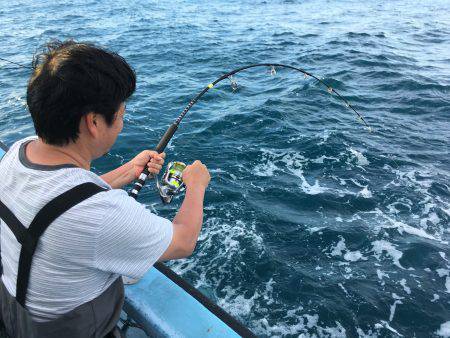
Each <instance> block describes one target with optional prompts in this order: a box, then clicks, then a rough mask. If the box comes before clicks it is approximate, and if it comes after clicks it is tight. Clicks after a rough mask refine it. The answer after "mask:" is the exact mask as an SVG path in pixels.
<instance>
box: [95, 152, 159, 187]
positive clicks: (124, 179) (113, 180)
mask: <svg viewBox="0 0 450 338" xmlns="http://www.w3.org/2000/svg"><path fill="white" fill-rule="evenodd" d="M165 157H166V154H165V153H161V154H158V153H157V152H155V151H152V150H144V151H143V152H141V153H140V154H139V155H137V156H136V157H135V158H133V159H132V160H131V161H130V162H127V163H125V164H124V165H121V166H120V167H119V168H117V169H114V170H112V171H110V172H108V173H106V174H104V175H102V176H100V177H101V178H102V179H103V180H104V181H105V182H106V183H108V184H109V185H110V186H111V187H112V188H114V189H119V188H122V187H123V186H125V185H127V184H129V183H131V182H133V180H135V179H137V178H138V177H139V175H140V173H141V172H142V171H143V170H144V167H145V166H146V165H147V166H148V169H149V171H150V172H151V173H153V174H158V173H159V171H160V170H161V168H162V165H163V164H164V158H165Z"/></svg>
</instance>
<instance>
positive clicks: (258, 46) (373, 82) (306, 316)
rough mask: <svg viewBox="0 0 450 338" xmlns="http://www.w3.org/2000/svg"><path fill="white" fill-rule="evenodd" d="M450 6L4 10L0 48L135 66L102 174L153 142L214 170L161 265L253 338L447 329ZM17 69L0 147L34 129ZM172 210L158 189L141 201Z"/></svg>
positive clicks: (8, 77) (320, 0)
mask: <svg viewBox="0 0 450 338" xmlns="http://www.w3.org/2000/svg"><path fill="white" fill-rule="evenodd" d="M449 13H450V2H449V1H448V0H437V1H420V2H419V1H356V0H342V1H326V0H316V1H308V0H305V1H258V0H254V1H249V0H241V1H235V0H227V1H225V0H219V1H203V0H200V1H195V2H194V1H161V2H159V1H130V0H127V1H125V0H117V1H114V2H111V1H106V0H98V1H43V0H34V1H29V0H26V1H25V0H23V1H9V2H7V1H1V2H0V32H1V34H0V57H3V58H7V59H10V60H12V61H15V62H18V63H22V64H27V65H29V64H30V62H31V60H32V57H33V55H34V54H35V53H36V51H39V50H40V49H42V46H43V45H44V44H45V43H46V42H48V41H49V40H50V39H60V40H62V39H67V38H73V39H75V40H79V41H90V42H95V43H98V44H100V45H102V46H105V47H107V48H109V49H111V50H113V51H116V52H118V53H119V54H121V55H122V56H124V57H125V58H126V59H127V60H128V61H129V63H130V64H131V65H132V66H133V67H134V69H135V70H136V72H137V77H138V84H137V91H136V93H135V94H134V96H133V97H132V98H131V99H130V101H129V102H128V104H127V114H126V117H125V127H124V130H123V133H122V134H121V136H120V137H119V139H118V141H117V143H116V145H115V146H114V148H113V149H112V150H111V152H110V153H109V154H108V155H107V156H105V157H104V158H102V159H100V160H98V161H96V162H94V168H93V170H94V171H96V172H99V173H103V172H105V171H107V170H110V169H113V168H115V167H116V166H119V165H120V164H122V163H124V162H125V161H128V160H130V159H131V158H132V157H133V156H134V155H135V154H137V153H138V152H139V151H141V150H143V149H146V148H152V147H154V146H155V145H156V144H157V142H158V140H159V138H160V137H161V136H162V134H163V133H164V131H165V130H166V128H167V127H168V126H169V125H170V124H171V123H172V121H173V120H174V119H175V118H176V117H177V116H178V115H179V114H180V113H181V111H182V110H183V108H184V107H185V106H186V105H187V103H188V102H189V100H190V99H191V98H193V97H194V96H195V95H196V94H197V93H198V92H199V91H201V90H202V89H203V88H204V87H205V86H206V85H207V84H208V83H210V82H212V81H213V80H215V79H216V78H218V77H219V76H220V75H222V74H224V73H225V72H227V71H230V70H232V69H234V68H237V67H240V66H243V65H247V64H252V63H261V62H276V63H285V64H288V65H293V66H296V67H301V68H303V69H305V70H307V71H309V72H311V73H312V74H314V75H316V76H318V77H319V78H320V79H323V80H324V81H325V82H327V83H329V84H330V85H331V86H332V87H333V88H335V89H336V90H337V91H338V92H339V93H340V94H341V95H343V96H344V97H345V98H347V99H348V100H349V101H350V102H351V103H352V104H353V105H354V107H355V108H356V109H357V110H358V111H359V112H361V113H362V115H363V116H364V117H365V119H366V121H367V122H368V123H369V125H370V126H371V127H372V129H373V131H372V132H371V133H370V132H368V130H367V129H366V128H364V126H363V125H362V124H361V123H360V122H358V120H357V119H356V115H355V114H354V113H353V112H352V111H351V110H350V109H348V108H347V107H346V106H345V104H343V103H342V102H341V101H339V100H338V99H337V98H336V96H335V95H331V94H329V93H328V92H327V90H326V88H325V87H323V86H322V85H320V84H319V83H318V82H317V81H316V80H314V79H312V78H306V79H305V78H304V77H303V75H302V74H300V73H297V72H294V71H291V70H285V69H281V68H279V69H276V70H277V74H276V75H271V74H270V69H269V68H266V67H263V68H255V69H252V70H249V71H246V72H242V73H238V74H237V75H236V76H235V79H236V81H237V83H238V89H237V90H236V91H233V90H232V89H231V87H230V82H229V81H228V80H227V81H223V82H221V83H220V84H218V85H217V86H216V87H215V88H214V89H212V90H210V91H209V92H208V93H207V94H206V95H205V96H204V97H203V98H202V99H201V100H200V101H199V102H198V103H197V104H196V105H194V107H193V108H192V109H191V110H190V111H189V113H188V115H187V116H186V118H185V120H184V121H183V122H182V124H181V126H180V128H179V130H178V132H177V134H176V135H175V137H174V139H173V140H172V142H171V143H170V145H169V147H168V148H167V151H166V152H167V161H170V160H179V161H184V162H189V163H190V162H192V161H194V160H196V159H200V160H201V161H202V162H204V163H205V164H206V165H207V166H208V168H209V170H210V172H211V176H212V180H211V184H210V187H209V188H208V191H207V194H206V200H205V217H204V226H203V230H202V232H201V236H200V240H199V242H198V245H197V248H196V251H195V253H194V255H193V256H192V257H190V258H188V259H184V260H179V261H174V262H171V263H170V264H169V265H170V266H171V267H172V268H173V269H174V270H175V271H176V272H178V273H179V274H181V275H182V276H183V277H184V278H186V279H187V280H188V281H189V282H191V283H192V284H193V285H194V286H195V287H197V288H198V289H200V290H201V291H202V292H203V293H205V294H206V295H207V296H209V297H210V298H211V299H212V300H214V301H215V302H216V303H217V304H219V305H220V306H222V307H223V308H224V309H225V310H227V311H228V312H230V313H231V314H232V315H233V316H235V317H236V318H238V319H239V320H240V321H242V322H243V323H244V324H245V325H247V326H248V327H249V328H250V329H251V330H252V331H254V332H255V334H257V335H258V336H261V337H298V336H300V337H402V336H403V337H433V336H436V337H437V336H441V337H449V336H450V249H449V245H450V244H449V242H450V225H449V223H450V222H449V221H450V183H449V182H450V156H449V155H450V95H449V94H450V15H449ZM29 76H30V71H29V70H27V69H23V68H17V67H14V66H12V65H9V64H7V63H5V62H3V61H0V139H1V140H3V141H4V142H6V143H8V144H11V143H13V142H14V141H16V140H18V139H20V138H22V137H25V136H29V135H32V134H33V133H34V130H33V126H32V121H31V118H30V116H29V114H28V112H27V107H26V100H25V93H26V85H27V80H28V77H29ZM139 200H140V201H141V202H142V203H145V204H146V205H148V207H149V208H151V210H152V211H153V212H155V213H157V214H159V215H161V216H164V217H168V218H172V217H174V215H175V212H176V210H177V208H178V207H179V206H180V203H181V201H182V199H181V198H178V199H176V200H175V201H174V202H173V203H172V204H171V205H169V206H164V205H162V204H161V202H160V200H159V196H158V195H157V192H156V190H155V185H154V183H150V184H148V187H146V188H145V189H144V190H143V192H142V194H141V195H140V197H139Z"/></svg>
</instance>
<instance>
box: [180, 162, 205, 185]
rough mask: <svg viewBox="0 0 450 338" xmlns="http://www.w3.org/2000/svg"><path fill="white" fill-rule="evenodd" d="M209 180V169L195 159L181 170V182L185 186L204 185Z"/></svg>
mask: <svg viewBox="0 0 450 338" xmlns="http://www.w3.org/2000/svg"><path fill="white" fill-rule="evenodd" d="M210 180H211V176H210V175H209V171H208V169H207V168H206V166H205V165H204V164H203V163H202V162H200V161H199V160H197V161H195V162H194V163H192V164H191V165H188V166H187V167H186V169H184V170H183V182H184V184H186V187H187V188H189V187H196V186H197V187H203V188H205V189H206V187H207V186H208V184H209V181H210Z"/></svg>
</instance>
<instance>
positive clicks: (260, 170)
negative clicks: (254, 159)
mask: <svg viewBox="0 0 450 338" xmlns="http://www.w3.org/2000/svg"><path fill="white" fill-rule="evenodd" d="M277 169H278V167H277V166H276V165H275V164H274V163H273V162H267V163H265V164H258V165H257V166H256V167H254V169H253V173H254V174H255V175H256V176H260V177H270V176H273V174H274V172H275V171H276V170H277Z"/></svg>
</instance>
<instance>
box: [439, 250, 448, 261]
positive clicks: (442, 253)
mask: <svg viewBox="0 0 450 338" xmlns="http://www.w3.org/2000/svg"><path fill="white" fill-rule="evenodd" d="M439 256H441V257H442V259H443V260H444V261H446V262H448V259H447V258H446V256H445V252H443V251H439Z"/></svg>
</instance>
